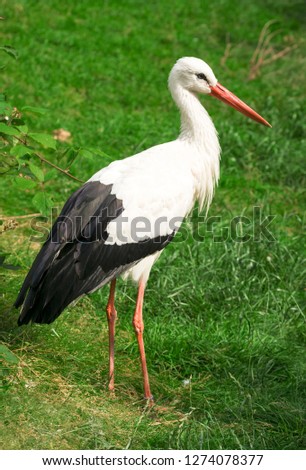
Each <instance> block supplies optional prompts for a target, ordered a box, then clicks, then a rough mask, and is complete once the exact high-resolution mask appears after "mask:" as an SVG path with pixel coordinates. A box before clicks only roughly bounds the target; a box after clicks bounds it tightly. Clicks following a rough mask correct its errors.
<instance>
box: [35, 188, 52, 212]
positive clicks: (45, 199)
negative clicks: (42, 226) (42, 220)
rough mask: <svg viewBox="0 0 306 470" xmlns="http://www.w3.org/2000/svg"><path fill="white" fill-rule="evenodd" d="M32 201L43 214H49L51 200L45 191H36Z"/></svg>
mask: <svg viewBox="0 0 306 470" xmlns="http://www.w3.org/2000/svg"><path fill="white" fill-rule="evenodd" d="M32 203H33V205H34V206H35V208H36V209H37V210H39V212H40V213H41V214H43V215H46V216H49V215H50V209H51V207H52V205H53V201H52V199H51V197H50V196H48V195H47V194H46V193H45V192H40V193H36V194H35V196H34V197H33V199H32Z"/></svg>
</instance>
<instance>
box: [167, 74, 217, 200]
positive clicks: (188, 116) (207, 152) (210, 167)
mask: <svg viewBox="0 0 306 470" xmlns="http://www.w3.org/2000/svg"><path fill="white" fill-rule="evenodd" d="M169 85H170V91H171V94H172V97H173V99H174V101H175V103H176V104H177V106H178V108H179V110H180V113H181V132H180V135H179V137H178V139H179V140H182V141H185V142H187V143H189V144H191V145H192V146H193V147H196V150H197V151H196V154H197V158H195V159H193V160H192V163H193V168H192V170H193V171H194V176H195V179H196V199H198V200H199V203H200V206H203V205H204V204H206V206H207V208H208V206H209V204H210V202H211V200H212V197H213V193H214V186H215V184H216V183H217V182H218V179H219V173H220V169H219V160H220V152H221V149H220V145H219V140H218V134H217V131H216V129H215V126H214V124H213V122H212V120H211V119H210V116H209V114H208V113H207V111H206V109H205V108H204V107H203V106H202V104H201V103H200V101H199V99H198V97H197V96H196V95H195V94H194V93H192V92H191V91H189V90H187V89H185V88H183V87H182V86H181V85H179V84H177V83H173V82H172V83H171V82H170V83H169Z"/></svg>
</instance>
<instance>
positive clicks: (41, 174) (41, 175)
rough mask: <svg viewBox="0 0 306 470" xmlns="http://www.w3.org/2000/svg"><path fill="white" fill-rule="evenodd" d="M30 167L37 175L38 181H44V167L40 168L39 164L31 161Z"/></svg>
mask: <svg viewBox="0 0 306 470" xmlns="http://www.w3.org/2000/svg"><path fill="white" fill-rule="evenodd" d="M29 168H30V170H31V172H32V173H33V175H34V176H36V178H37V179H38V181H41V182H42V181H44V179H45V175H44V172H43V171H42V169H41V168H39V166H37V165H35V164H34V163H32V162H30V163H29Z"/></svg>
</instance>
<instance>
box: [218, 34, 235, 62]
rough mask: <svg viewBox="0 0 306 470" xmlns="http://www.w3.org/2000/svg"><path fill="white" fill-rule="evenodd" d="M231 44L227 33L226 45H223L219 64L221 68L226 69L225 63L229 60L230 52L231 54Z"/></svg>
mask: <svg viewBox="0 0 306 470" xmlns="http://www.w3.org/2000/svg"><path fill="white" fill-rule="evenodd" d="M231 48H232V44H231V42H230V35H229V34H228V33H227V34H226V45H225V50H224V54H223V57H221V60H220V64H221V65H222V67H226V65H225V63H226V61H227V59H228V58H229V55H230V52H231Z"/></svg>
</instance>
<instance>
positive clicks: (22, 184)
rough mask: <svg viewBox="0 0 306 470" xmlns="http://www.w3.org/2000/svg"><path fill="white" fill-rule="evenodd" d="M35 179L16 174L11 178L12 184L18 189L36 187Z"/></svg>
mask: <svg viewBox="0 0 306 470" xmlns="http://www.w3.org/2000/svg"><path fill="white" fill-rule="evenodd" d="M36 184H37V183H36V181H33V180H31V179H27V178H22V177H20V176H17V177H16V178H14V179H13V185H14V186H16V187H17V188H18V189H33V188H35V187H36Z"/></svg>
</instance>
